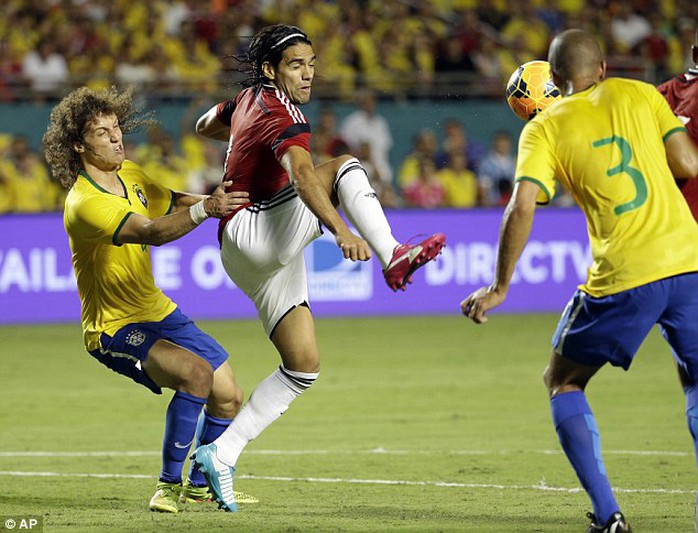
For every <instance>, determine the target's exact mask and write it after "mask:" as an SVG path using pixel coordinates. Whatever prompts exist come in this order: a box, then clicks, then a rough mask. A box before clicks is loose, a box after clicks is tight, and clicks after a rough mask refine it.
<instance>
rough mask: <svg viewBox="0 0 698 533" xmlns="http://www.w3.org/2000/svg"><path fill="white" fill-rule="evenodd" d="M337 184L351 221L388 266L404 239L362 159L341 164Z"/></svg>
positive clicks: (337, 189)
mask: <svg viewBox="0 0 698 533" xmlns="http://www.w3.org/2000/svg"><path fill="white" fill-rule="evenodd" d="M334 188H335V190H336V191H337V196H338V197H339V204H340V205H341V206H342V211H344V214H345V215H346V216H347V218H348V219H349V222H351V223H352V224H353V226H354V227H355V228H356V229H357V231H358V232H359V233H360V234H361V236H362V237H363V238H364V239H366V241H367V242H368V244H369V246H370V247H371V249H372V250H373V252H374V253H375V254H376V257H378V260H379V261H380V262H381V264H382V265H383V268H385V267H386V266H388V264H389V263H390V259H391V258H392V257H393V250H394V249H395V247H396V246H397V245H398V244H400V243H399V242H397V241H396V240H395V237H393V231H392V230H391V229H390V224H388V219H387V218H385V213H384V212H383V207H382V206H381V204H380V202H379V201H378V196H377V195H376V191H374V190H373V188H372V187H371V184H370V183H369V181H368V176H367V175H366V171H365V170H364V168H363V167H362V166H361V163H360V162H359V160H358V159H356V158H352V159H350V160H348V161H347V162H346V163H344V164H343V165H342V166H341V167H340V168H339V171H338V172H337V176H336V178H335V182H334Z"/></svg>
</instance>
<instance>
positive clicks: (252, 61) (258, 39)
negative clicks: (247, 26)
mask: <svg viewBox="0 0 698 533" xmlns="http://www.w3.org/2000/svg"><path fill="white" fill-rule="evenodd" d="M298 43H305V44H309V45H312V44H313V43H312V42H311V40H310V39H309V38H308V35H307V34H306V33H305V32H304V31H303V30H301V29H300V28H298V27H297V26H290V25H288V24H274V25H273V26H265V27H264V28H262V29H261V30H259V31H258V32H257V33H256V34H255V35H254V37H252V40H251V41H250V46H249V48H248V50H247V52H246V53H245V54H244V55H242V56H233V58H234V59H236V60H237V61H238V62H239V63H240V64H241V65H246V68H243V67H239V68H237V69H235V70H237V71H238V72H243V73H245V74H247V78H246V79H245V80H243V81H241V82H240V85H242V86H243V87H255V86H257V85H260V84H262V83H264V81H265V80H266V79H267V78H266V77H265V76H264V74H262V63H264V62H265V61H268V62H269V63H271V64H272V65H273V66H274V67H278V65H279V63H280V62H281V57H282V56H283V53H284V50H286V48H288V47H289V46H293V45H294V44H298Z"/></svg>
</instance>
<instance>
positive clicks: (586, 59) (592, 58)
mask: <svg viewBox="0 0 698 533" xmlns="http://www.w3.org/2000/svg"><path fill="white" fill-rule="evenodd" d="M548 62H549V63H550V68H551V70H552V71H553V75H554V76H555V77H556V78H558V79H559V81H560V83H561V84H563V85H566V84H568V83H573V84H574V85H575V86H576V90H582V89H584V88H586V86H588V85H591V84H592V83H596V82H598V81H601V79H602V78H603V75H604V71H605V65H604V59H603V53H602V52H601V48H600V47H599V43H598V41H597V40H596V38H595V37H594V36H593V35H592V34H590V33H588V32H586V31H583V30H566V31H563V32H562V33H560V34H559V35H557V36H556V37H555V38H554V39H553V42H552V43H551V44H550V50H549V51H548ZM585 83H586V86H585V87H579V85H584V84H585ZM561 88H562V87H561Z"/></svg>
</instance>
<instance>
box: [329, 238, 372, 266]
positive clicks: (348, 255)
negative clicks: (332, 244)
mask: <svg viewBox="0 0 698 533" xmlns="http://www.w3.org/2000/svg"><path fill="white" fill-rule="evenodd" d="M335 240H336V241H337V246H339V249H340V250H342V254H343V255H344V258H345V259H351V260H352V261H368V260H369V259H371V255H372V253H371V248H370V247H369V246H368V243H367V242H366V241H365V240H363V239H362V238H361V237H357V236H356V235H354V234H353V233H352V232H351V231H347V232H344V233H341V234H339V233H338V234H337V235H335Z"/></svg>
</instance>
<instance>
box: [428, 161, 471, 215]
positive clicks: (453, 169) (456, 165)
mask: <svg viewBox="0 0 698 533" xmlns="http://www.w3.org/2000/svg"><path fill="white" fill-rule="evenodd" d="M436 177H437V179H438V180H439V182H440V183H441V185H442V187H443V192H444V198H443V203H442V205H443V206H444V207H458V208H469V207H476V206H478V205H482V201H481V193H480V190H479V189H480V188H479V185H478V179H477V176H476V175H475V173H474V172H473V171H472V170H470V169H469V168H468V161H467V160H466V159H465V155H464V154H463V152H454V153H453V154H451V157H449V158H448V163H447V164H446V166H445V167H444V168H442V169H439V170H438V171H437V172H436Z"/></svg>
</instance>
